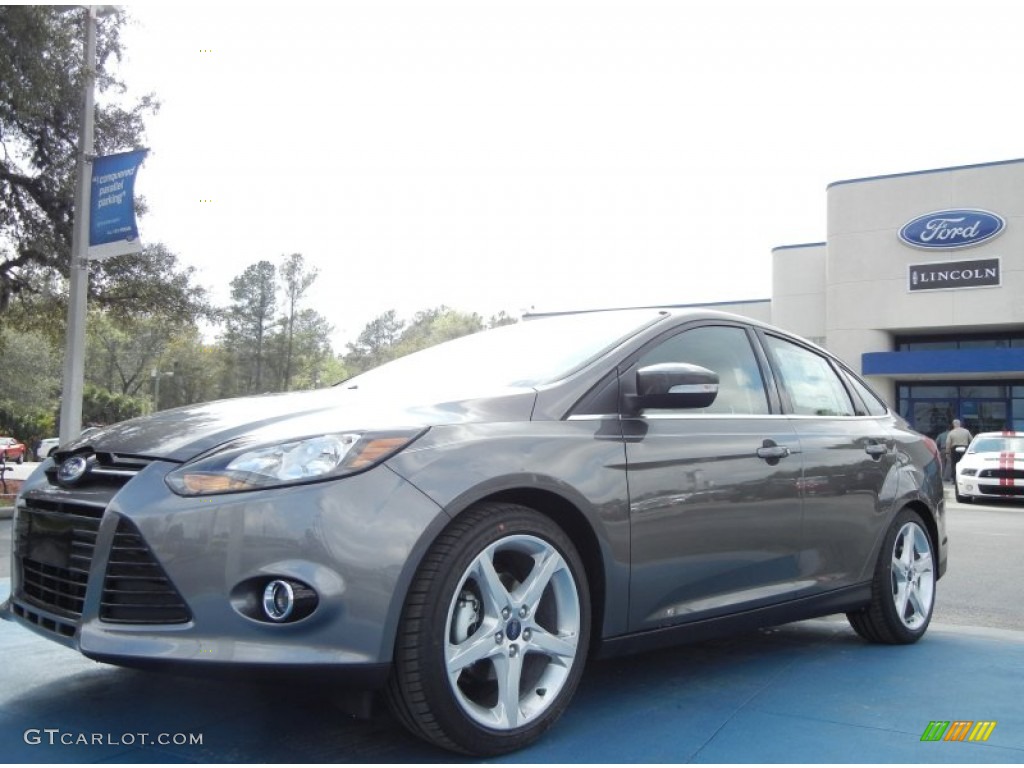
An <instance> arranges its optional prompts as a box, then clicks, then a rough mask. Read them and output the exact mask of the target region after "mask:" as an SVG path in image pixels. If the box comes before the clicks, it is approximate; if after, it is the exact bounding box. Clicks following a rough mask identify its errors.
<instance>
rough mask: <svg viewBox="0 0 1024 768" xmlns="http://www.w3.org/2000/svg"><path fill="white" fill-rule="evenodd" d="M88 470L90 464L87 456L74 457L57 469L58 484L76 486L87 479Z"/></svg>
mask: <svg viewBox="0 0 1024 768" xmlns="http://www.w3.org/2000/svg"><path fill="white" fill-rule="evenodd" d="M88 470H89V462H88V460H87V459H86V458H85V456H72V457H71V458H70V459H65V460H64V462H63V463H62V464H61V465H60V467H58V468H57V482H59V483H60V484H61V485H74V484H75V483H77V482H78V481H79V480H81V479H82V478H83V477H85V473H86V472H87V471H88Z"/></svg>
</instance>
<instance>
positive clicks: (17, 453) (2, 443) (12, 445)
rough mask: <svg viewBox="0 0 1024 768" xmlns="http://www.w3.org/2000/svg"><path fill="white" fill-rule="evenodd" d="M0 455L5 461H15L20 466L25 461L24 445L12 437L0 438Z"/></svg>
mask: <svg viewBox="0 0 1024 768" xmlns="http://www.w3.org/2000/svg"><path fill="white" fill-rule="evenodd" d="M0 455H2V456H3V458H4V460H5V461H16V462H18V463H19V464H21V463H22V462H23V461H25V444H24V443H21V442H18V441H17V440H15V439H14V438H13V437H0Z"/></svg>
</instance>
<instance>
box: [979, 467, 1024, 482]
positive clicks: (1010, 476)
mask: <svg viewBox="0 0 1024 768" xmlns="http://www.w3.org/2000/svg"><path fill="white" fill-rule="evenodd" d="M978 477H984V478H987V479H990V480H1024V469H983V470H981V472H979V473H978Z"/></svg>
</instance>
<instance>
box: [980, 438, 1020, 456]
mask: <svg viewBox="0 0 1024 768" xmlns="http://www.w3.org/2000/svg"><path fill="white" fill-rule="evenodd" d="M971 453H1024V437H979V438H978V439H977V440H975V441H974V445H972V446H971Z"/></svg>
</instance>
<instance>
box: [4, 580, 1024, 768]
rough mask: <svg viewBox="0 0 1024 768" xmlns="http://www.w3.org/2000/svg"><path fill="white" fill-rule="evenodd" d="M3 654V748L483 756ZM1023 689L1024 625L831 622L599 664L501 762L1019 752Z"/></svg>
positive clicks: (60, 754) (36, 652)
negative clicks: (899, 643) (890, 639)
mask: <svg viewBox="0 0 1024 768" xmlns="http://www.w3.org/2000/svg"><path fill="white" fill-rule="evenodd" d="M8 590H9V581H8V580H6V579H4V580H0V599H2V598H5V597H6V595H7V593H8ZM0 660H2V663H3V673H2V676H0V680H2V684H0V754H2V755H3V759H4V761H5V762H29V763H40V762H65V763H66V762H140V763H167V762H213V763H229V762H230V763H235V762H241V763H268V762H269V763H275V762H288V763H293V762H298V763H303V762H311V763H319V762H362V763H377V762H400V763H406V762H476V761H466V760H463V759H460V758H459V757H458V756H454V755H450V754H448V753H446V752H443V751H440V750H436V749H434V748H432V747H429V746H427V745H425V744H423V743H421V742H419V741H417V740H416V739H414V738H411V737H410V736H407V735H406V734H405V732H404V731H403V730H402V729H401V727H400V726H399V725H398V724H397V723H395V722H394V721H393V720H392V719H391V718H390V716H388V715H387V714H386V713H382V714H380V715H379V716H377V717H375V719H373V720H372V721H369V722H364V721H358V720H354V719H351V718H349V717H347V716H345V715H343V714H340V713H339V712H338V711H337V710H335V709H334V708H333V707H332V706H331V705H330V704H329V703H328V701H327V699H328V697H329V693H330V691H327V690H320V691H310V690H304V689H298V688H294V687H292V686H284V687H282V686H269V685H257V684H255V683H253V684H245V683H225V682H222V681H210V680H203V679H197V678H182V677H172V676H165V675H160V674H157V673H147V672H139V671H133V670H125V669H118V668H115V667H108V666H104V665H100V664H96V663H93V662H91V661H89V660H87V659H85V658H83V657H82V656H80V655H78V654H77V653H75V652H73V651H71V650H68V649H66V648H63V647H61V646H58V645H56V644H54V643H52V642H49V641H47V640H45V639H43V638H40V637H38V636H36V635H35V634H34V633H32V632H30V631H28V630H26V629H23V628H21V627H19V626H17V625H15V624H11V623H9V622H0ZM1022 694H1024V632H1012V631H1005V630H980V629H978V630H976V629H970V628H963V627H953V626H937V625H933V626H932V628H931V629H930V630H929V632H928V634H927V635H926V637H925V638H924V639H923V640H922V641H921V642H920V643H918V644H917V645H915V646H910V647H887V646H872V645H868V644H866V643H864V642H863V641H861V640H860V639H859V638H858V637H857V636H856V635H855V634H854V633H853V631H852V630H851V629H850V628H849V627H848V626H847V624H846V622H845V620H842V619H839V618H835V619H832V618H830V619H825V620H816V621H808V622H801V623H799V624H793V625H789V626H786V627H782V628H777V629H772V630H765V631H761V632H756V633H751V634H748V635H744V636H742V637H738V638H733V639H729V640H724V641H718V642H713V643H711V642H709V643H702V644H699V645H691V646H683V647H680V648H677V649H674V650H670V651H663V652H659V653H653V654H647V655H644V656H636V657H629V658H625V659H616V660H614V661H608V662H600V663H593V664H591V665H590V667H589V668H588V670H587V673H586V675H585V677H584V680H583V684H582V686H581V688H580V690H579V692H578V693H577V696H576V699H575V700H574V701H573V703H572V705H571V706H570V707H569V709H568V711H567V712H566V714H565V716H564V717H563V718H562V719H561V720H560V721H559V722H558V723H557V724H556V726H555V727H554V728H553V729H552V730H551V731H550V732H549V733H548V734H547V735H545V737H544V738H542V740H541V741H540V742H539V743H538V744H537V745H535V746H534V747H531V748H530V749H527V750H523V751H521V752H518V753H515V754H512V755H507V756H505V757H503V758H501V759H499V760H494V761H491V762H504V763H618V762H633V763H640V762H656V763H660V762H673V763H683V762H696V763H754V762H784V763H850V762H868V763H876V762H877V763H892V762H895V763H946V762H949V763H958V762H971V763H1021V762H1024V708H1022V706H1021V697H1022ZM932 721H995V722H996V726H995V728H994V730H993V731H992V733H991V736H990V737H989V739H988V740H987V741H986V742H984V743H970V742H966V741H965V742H954V741H935V742H925V741H922V740H921V737H922V735H923V733H924V731H925V730H926V728H927V727H928V725H929V723H930V722H932ZM45 729H57V731H55V732H52V733H48V732H47V731H46V730H45ZM26 732H27V736H26ZM142 734H146V736H145V738H143V737H142V736H141V735H142ZM161 734H166V735H167V738H165V739H163V740H164V741H166V742H168V743H166V744H159V743H145V742H146V741H154V742H155V741H157V740H159V737H160V735H161ZM179 734H181V737H179V736H178V735H179ZM196 735H198V736H199V737H201V740H202V743H201V744H196V743H191V744H189V743H184V744H177V745H176V744H175V743H174V741H175V740H176V739H177V740H179V741H181V740H183V739H184V740H188V739H189V738H192V739H193V740H194V737H195V736H196ZM51 741H52V742H53V743H52V744H51V743H50V742H51ZM62 741H64V742H68V741H71V742H79V743H78V744H71V745H65V744H62V743H61V742H62ZM83 741H84V742H85V743H82V742H83ZM30 742H38V743H30Z"/></svg>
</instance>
